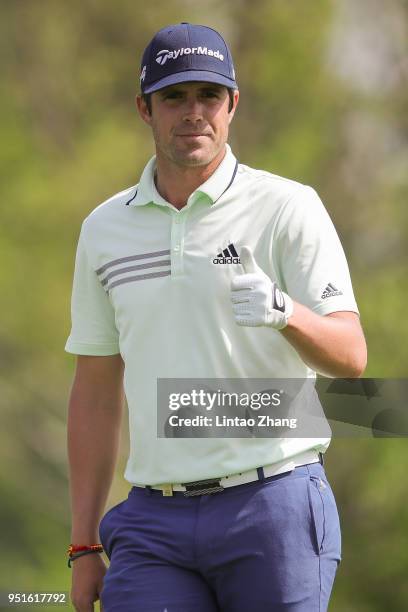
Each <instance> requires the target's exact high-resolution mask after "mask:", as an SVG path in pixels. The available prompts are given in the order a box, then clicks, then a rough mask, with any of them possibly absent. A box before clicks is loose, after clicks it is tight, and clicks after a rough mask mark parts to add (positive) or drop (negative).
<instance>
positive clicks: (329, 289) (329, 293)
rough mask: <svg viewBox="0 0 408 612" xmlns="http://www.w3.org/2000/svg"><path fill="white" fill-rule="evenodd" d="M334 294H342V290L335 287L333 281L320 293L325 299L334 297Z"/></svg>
mask: <svg viewBox="0 0 408 612" xmlns="http://www.w3.org/2000/svg"><path fill="white" fill-rule="evenodd" d="M336 295H343V292H342V291H339V290H338V289H336V287H335V286H334V285H333V283H329V284H328V285H327V287H326V289H325V290H324V291H323V293H322V299H323V300H325V299H326V298H329V297H334V296H336Z"/></svg>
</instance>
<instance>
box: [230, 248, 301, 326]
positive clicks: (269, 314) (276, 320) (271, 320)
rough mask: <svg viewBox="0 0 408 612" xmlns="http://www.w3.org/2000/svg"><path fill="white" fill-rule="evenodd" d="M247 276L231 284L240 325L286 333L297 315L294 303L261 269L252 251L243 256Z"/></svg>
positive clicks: (243, 249)
mask: <svg viewBox="0 0 408 612" xmlns="http://www.w3.org/2000/svg"><path fill="white" fill-rule="evenodd" d="M240 259H241V265H242V267H243V269H244V274H241V275H239V276H235V277H234V278H233V279H232V282H231V302H232V308H233V311H234V315H235V321H236V323H237V325H245V326H247V327H259V326H261V325H264V326H267V327H273V328H274V329H283V328H284V327H286V325H287V324H288V319H289V317H290V316H291V314H292V313H293V301H292V300H291V298H290V297H289V296H288V295H286V293H283V291H281V290H280V289H279V287H278V285H277V284H276V283H275V282H273V281H271V279H270V278H269V276H267V275H266V274H265V272H264V271H263V270H262V269H261V268H260V267H259V266H258V264H257V263H256V261H255V257H254V254H253V253H252V251H251V249H250V247H248V246H243V247H242V248H241V253H240Z"/></svg>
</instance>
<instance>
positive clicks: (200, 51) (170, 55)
mask: <svg viewBox="0 0 408 612" xmlns="http://www.w3.org/2000/svg"><path fill="white" fill-rule="evenodd" d="M195 53H197V55H209V56H210V57H216V58H218V59H219V60H220V61H221V62H223V61H224V56H223V54H222V53H221V52H220V51H218V50H216V51H214V50H213V49H207V47H182V48H181V49H175V50H174V51H169V50H168V49H162V50H161V51H159V52H158V53H157V56H156V62H157V63H158V64H160V66H163V65H164V64H165V63H166V62H167V60H168V59H174V60H175V59H177V58H178V57H179V56H180V55H190V54H191V55H194V54H195Z"/></svg>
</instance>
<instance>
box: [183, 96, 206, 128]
mask: <svg viewBox="0 0 408 612" xmlns="http://www.w3.org/2000/svg"><path fill="white" fill-rule="evenodd" d="M202 118H203V104H202V102H201V101H200V100H198V99H197V98H195V97H194V98H193V97H192V98H189V99H187V100H186V104H185V112H184V114H183V120H184V121H186V122H189V123H193V122H197V121H201V119H202Z"/></svg>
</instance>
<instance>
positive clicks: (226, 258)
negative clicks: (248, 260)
mask: <svg viewBox="0 0 408 612" xmlns="http://www.w3.org/2000/svg"><path fill="white" fill-rule="evenodd" d="M212 261H213V264H239V263H241V260H240V258H239V255H238V253H237V250H236V248H235V247H234V245H233V244H232V242H231V243H230V244H229V245H228V246H227V247H226V248H225V249H222V251H221V252H220V253H218V255H217V257H214V259H213V260H212Z"/></svg>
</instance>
